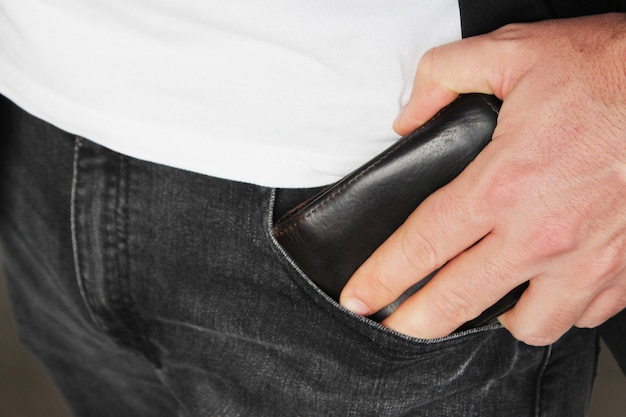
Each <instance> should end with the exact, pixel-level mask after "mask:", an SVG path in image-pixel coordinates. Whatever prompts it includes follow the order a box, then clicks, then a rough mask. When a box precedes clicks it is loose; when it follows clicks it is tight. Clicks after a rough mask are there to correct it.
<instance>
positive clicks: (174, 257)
mask: <svg viewBox="0 0 626 417" xmlns="http://www.w3.org/2000/svg"><path fill="white" fill-rule="evenodd" d="M0 116H1V123H0V158H1V159H0V236H1V238H2V248H3V263H4V266H5V268H6V276H7V280H8V285H9V292H10V297H11V299H12V304H13V311H14V316H15V319H16V324H17V328H18V336H19V338H20V340H21V341H22V343H23V344H24V345H25V346H27V347H28V348H29V349H30V350H31V351H32V352H33V353H34V354H35V355H36V356H37V357H38V358H39V360H40V361H41V363H42V364H43V366H44V367H45V368H46V370H47V371H48V373H49V375H50V376H51V378H52V379H53V381H54V383H55V384H56V386H57V387H58V389H59V391H60V392H61V393H62V395H63V396H64V398H65V399H66V401H67V403H68V405H69V407H70V408H71V410H72V411H73V413H74V414H75V415H76V416H106V417H110V416H129V417H130V416H132V417H137V416H168V417H171V416H359V417H366V416H376V417H381V416H448V417H451V416H463V417H466V416H480V417H489V416H498V417H501V416H512V417H513V416H515V417H524V416H551V417H553V416H564V417H575V416H584V415H585V411H586V410H587V406H588V404H589V399H590V394H591V388H592V383H593V376H594V372H595V365H596V354H597V337H596V332H595V331H594V330H582V329H573V330H571V331H570V332H569V333H568V334H566V335H565V336H564V337H563V338H562V339H561V340H560V341H558V342H557V343H555V344H554V345H552V346H547V347H531V346H527V345H525V344H523V343H521V342H518V341H516V340H515V339H514V338H513V337H511V336H510V334H509V333H508V332H507V331H506V330H505V329H503V328H501V326H499V325H491V326H486V327H482V328H477V329H473V330H470V331H467V332H463V333H459V334H453V335H451V336H449V337H446V338H443V339H438V340H419V339H414V338H410V337H406V336H403V335H401V334H398V333H396V332H394V331H392V330H389V329H387V328H384V327H382V326H381V325H379V324H377V323H375V322H372V321H369V320H368V319H366V318H362V317H359V316H356V315H354V314H352V313H350V312H348V311H346V310H344V309H343V308H341V307H340V306H339V305H337V304H336V303H335V302H334V301H332V300H331V299H330V298H329V297H327V296H326V295H325V294H323V293H322V292H321V291H320V290H319V289H317V288H316V287H315V286H314V285H313V284H312V283H311V282H310V281H309V280H308V278H307V277H306V276H305V275H303V274H302V273H301V272H300V271H299V270H298V268H297V267H296V266H294V265H293V263H292V262H291V261H290V259H289V258H288V256H286V255H285V253H284V252H283V251H282V249H281V248H280V247H279V246H278V245H277V243H276V242H275V241H274V240H273V239H272V237H271V235H270V234H269V228H270V226H271V223H272V221H274V219H275V218H276V217H277V216H278V215H280V213H281V212H284V211H286V210H287V209H288V208H289V207H290V206H292V205H295V204H296V203H297V202H299V201H301V200H303V199H305V198H306V197H307V196H309V195H310V194H311V193H314V192H315V190H312V189H291V190H286V189H279V190H275V189H270V188H265V187H260V186H255V185H251V184H244V183H237V182H233V181H227V180H223V179H218V178H212V177H208V176H204V175H199V174H195V173H191V172H186V171H183V170H178V169H174V168H171V167H167V166H163V165H158V164H154V163H149V162H145V161H141V160H137V159H134V158H130V157H127V156H124V155H120V154H118V153H116V152H113V151H111V150H108V149H105V148H103V147H101V146H99V145H97V144H95V143H93V142H90V141H89V140H87V139H84V138H80V137H75V136H74V135H72V134H70V133H67V132H64V131H61V130H59V129H57V128H55V127H53V126H51V125H49V124H47V123H45V122H43V121H41V120H39V119H36V118H34V117H33V116H31V115H29V114H27V113H25V112H24V111H22V110H21V109H19V108H17V107H16V106H14V105H13V104H12V103H10V102H8V101H6V100H2V101H1V105H0ZM175 144H176V138H172V145H173V146H175Z"/></svg>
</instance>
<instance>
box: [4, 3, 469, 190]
mask: <svg viewBox="0 0 626 417" xmlns="http://www.w3.org/2000/svg"><path fill="white" fill-rule="evenodd" d="M460 36H461V29H460V18H459V10H458V3H457V0H428V1H419V0H317V1H310V0H291V1H286V0H227V1H226V0H222V1H216V0H203V1H199V0H89V1H85V0H0V93H2V94H3V95H5V96H7V97H9V98H10V99H12V100H13V101H15V102H16V103H17V104H18V105H20V106H21V107H23V108H24V109H25V110H27V111H29V112H30V113H32V114H34V115H36V116H38V117H40V118H42V119H44V120H46V121H48V122H49V123H52V124H54V125H56V126H58V127H60V128H62V129H64V130H67V131H69V132H72V133H75V134H77V135H81V136H84V137H86V138H88V139H90V140H93V141H95V142H97V143H100V144H102V145H104V146H107V147H109V148H111V149H114V150H116V151H119V152H121V153H124V154H127V155H130V156H133V157H136V158H141V159H145V160H148V161H152V162H157V163H162V164H166V165H169V166H173V167H177V168H182V169H186V170H190V171H195V172H199V173H202V174H207V175H211V176H216V177H221V178H227V179H232V180H238V181H244V182H250V183H255V184H260V185H266V186H275V187H309V186H317V185H323V184H328V183H331V182H334V181H336V180H337V179H339V178H340V177H342V176H343V175H345V174H347V173H348V172H349V171H351V170H353V169H354V168H356V167H357V166H359V165H361V164H362V163H363V162H365V161H367V160H368V159H370V158H371V157H372V156H374V155H376V154H377V153H378V152H380V151H381V150H383V149H384V148H386V147H387V146H389V145H390V144H391V143H392V142H393V141H394V140H396V139H397V135H396V134H395V133H394V132H393V131H392V129H391V125H392V122H393V120H394V118H395V117H396V115H397V113H398V112H399V110H400V109H401V107H402V106H403V105H404V104H405V103H406V101H407V99H408V97H409V93H410V89H411V85H412V81H413V76H414V73H415V69H416V67H417V63H418V61H419V58H420V57H421V55H422V54H423V53H424V52H425V51H426V50H427V49H428V48H430V47H432V46H435V45H439V44H442V43H446V42H450V41H453V40H456V39H458V38H460Z"/></svg>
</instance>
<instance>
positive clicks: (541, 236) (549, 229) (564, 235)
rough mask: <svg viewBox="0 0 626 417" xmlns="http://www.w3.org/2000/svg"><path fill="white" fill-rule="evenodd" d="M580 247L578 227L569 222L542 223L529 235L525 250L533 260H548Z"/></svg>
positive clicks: (561, 220) (560, 220)
mask: <svg viewBox="0 0 626 417" xmlns="http://www.w3.org/2000/svg"><path fill="white" fill-rule="evenodd" d="M579 245H580V233H579V227H578V226H577V225H575V224H574V222H571V221H564V220H563V219H559V220H557V221H548V222H542V224H541V225H540V227H539V228H538V229H537V230H535V231H534V232H533V233H531V234H530V237H529V238H528V239H527V243H526V248H527V249H528V251H529V252H530V253H531V254H532V255H534V257H535V258H544V259H545V258H550V257H556V256H559V255H563V254H567V253H570V252H572V251H573V250H574V249H576V248H577V247H578V246H579Z"/></svg>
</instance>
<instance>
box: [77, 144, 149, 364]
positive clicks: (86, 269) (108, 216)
mask: <svg viewBox="0 0 626 417" xmlns="http://www.w3.org/2000/svg"><path fill="white" fill-rule="evenodd" d="M84 146H85V139H84V138H82V137H79V136H77V137H76V139H75V148H74V161H73V164H74V167H73V169H74V172H73V178H72V195H71V217H72V219H71V229H72V246H73V252H74V264H75V266H74V267H75V271H76V280H77V283H78V287H79V291H80V295H81V298H82V300H83V303H84V304H85V306H86V309H87V311H88V312H89V315H90V318H91V321H92V323H93V324H94V325H95V327H96V328H97V329H98V330H99V331H100V332H101V333H103V334H104V335H106V337H107V338H108V339H109V340H111V341H112V342H113V343H115V344H116V345H118V346H120V347H123V348H126V349H129V350H130V351H134V352H139V353H140V354H141V355H142V356H146V357H147V358H148V359H149V360H150V361H152V362H153V364H155V365H156V366H157V367H158V366H160V362H159V360H158V358H157V355H156V351H155V348H154V346H153V345H152V344H151V343H150V341H149V340H148V337H147V336H146V334H145V333H144V332H143V331H141V329H142V326H141V318H140V314H139V313H138V311H137V309H136V307H135V300H134V298H133V296H132V292H131V290H130V269H129V262H130V249H129V242H128V227H129V216H130V213H129V207H128V200H129V188H130V187H129V182H130V172H129V171H130V169H129V166H128V164H129V162H128V159H127V158H126V157H124V156H123V155H121V154H117V153H111V154H108V152H109V151H108V150H107V151H104V150H102V149H101V148H97V150H96V151H94V155H95V158H96V160H97V162H96V163H95V164H94V165H91V163H92V162H93V161H91V160H90V159H89V158H94V155H87V156H86V158H87V162H88V164H89V165H88V166H89V167H90V168H91V169H92V170H93V172H92V171H86V172H85V175H84V176H83V177H84V178H82V179H81V175H80V172H81V169H82V168H81V153H80V150H81V148H84ZM103 152H105V153H103ZM90 175H96V176H99V177H94V178H100V180H101V182H102V185H101V186H100V188H99V189H98V191H96V194H93V192H92V194H93V195H91V194H87V195H84V194H85V190H88V189H89V188H88V187H89V181H90V180H94V178H91V177H90ZM81 198H83V199H85V200H84V201H82V200H81ZM81 202H82V205H81ZM98 203H101V206H102V207H100V208H99V209H97V210H95V211H93V207H97V205H98ZM85 204H87V207H84V205H85ZM82 222H91V223H89V224H87V225H82ZM81 227H85V228H86V229H85V230H80V229H81ZM94 227H95V228H97V229H98V230H101V234H100V235H95V236H94V235H93V234H92V229H93V228H94ZM86 233H89V234H90V235H85V234H86ZM94 239H97V241H98V242H99V243H100V245H99V246H93V245H94V243H93V240H94ZM90 250H91V251H93V250H98V253H92V254H90V252H89V251H90ZM90 255H91V256H90ZM92 258H93V259H92ZM94 262H99V263H100V267H99V268H96V269H95V270H94V269H93V268H90V266H89V265H90V263H91V264H93V263H94ZM87 284H89V286H88V285H87Z"/></svg>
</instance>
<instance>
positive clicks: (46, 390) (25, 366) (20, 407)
mask: <svg viewBox="0 0 626 417" xmlns="http://www.w3.org/2000/svg"><path fill="white" fill-rule="evenodd" d="M563 388H564V389H567V387H563ZM0 417H70V414H69V412H68V411H67V408H66V407H65V405H64V404H63V401H62V400H61V399H60V398H59V395H58V394H57V393H56V392H55V390H54V388H53V387H52V386H51V384H50V382H49V381H48V379H47V377H46V376H45V374H44V373H43V371H42V370H41V368H40V366H39V365H38V363H37V362H36V360H35V359H34V358H33V357H32V356H31V355H30V354H29V353H28V352H27V351H26V350H25V349H23V348H22V347H21V346H20V345H19V343H18V342H17V340H16V338H15V329H14V328H13V323H12V322H11V313H10V310H9V303H8V300H7V296H6V287H5V283H4V278H3V277H2V274H1V273H0ZM511 417H515V416H511ZM590 417H626V377H624V376H623V375H622V374H621V372H620V370H619V368H617V365H616V364H615V362H614V361H613V358H612V357H611V356H610V355H609V354H607V352H606V349H602V353H601V355H600V365H599V368H598V378H597V381H596V386H595V390H594V395H593V400H592V410H591V413H590Z"/></svg>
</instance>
